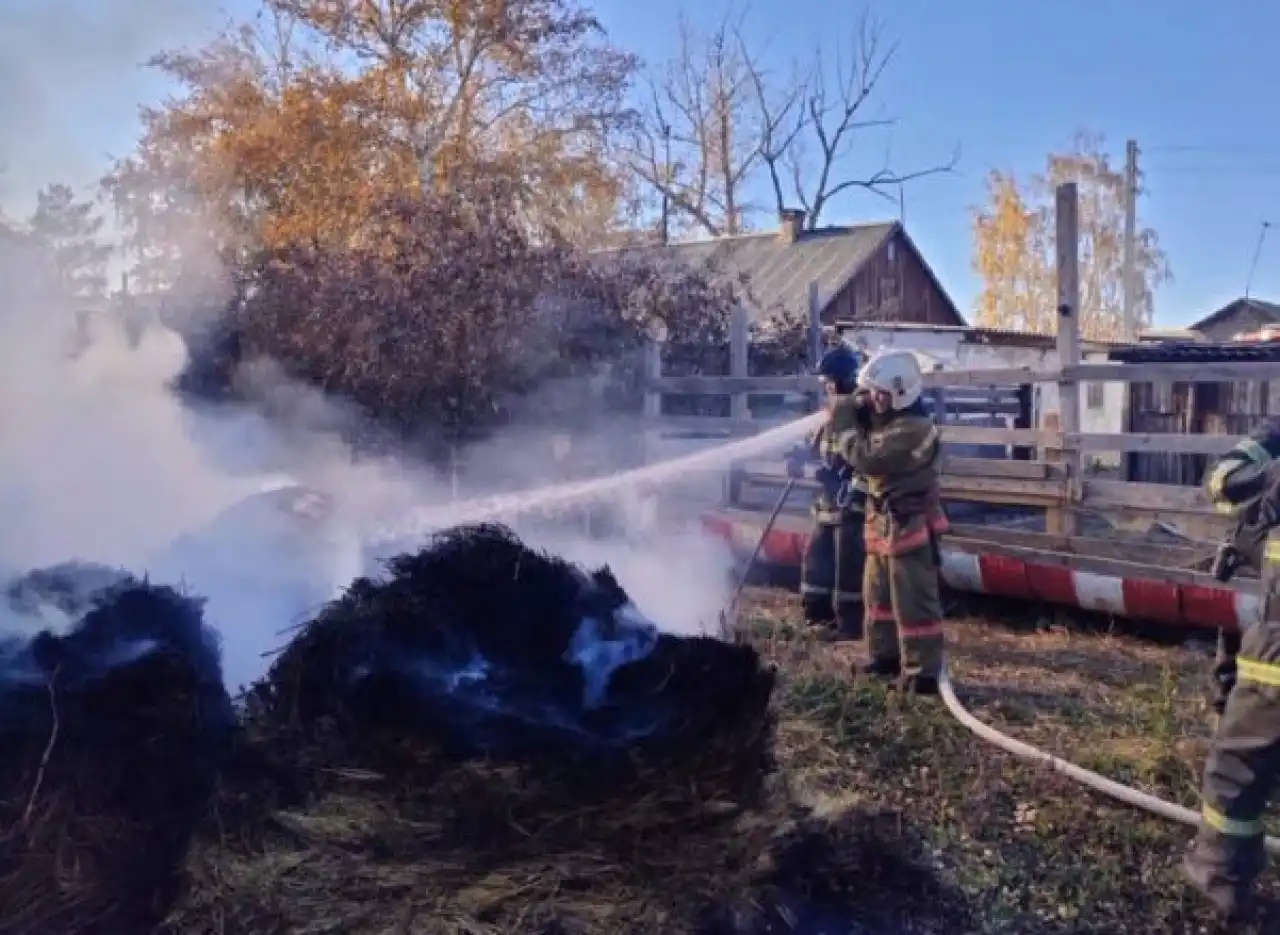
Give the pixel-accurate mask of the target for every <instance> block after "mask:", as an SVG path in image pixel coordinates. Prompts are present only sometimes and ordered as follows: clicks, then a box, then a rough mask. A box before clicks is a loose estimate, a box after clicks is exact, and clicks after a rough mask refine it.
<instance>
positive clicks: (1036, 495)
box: [740, 462, 1066, 506]
mask: <svg viewBox="0 0 1280 935" xmlns="http://www.w3.org/2000/svg"><path fill="white" fill-rule="evenodd" d="M740 470H741V471H742V472H743V473H742V480H743V482H744V483H746V484H755V485H765V486H769V487H774V488H776V487H779V486H781V485H783V484H785V483H786V482H787V480H788V478H787V472H786V468H785V467H784V466H783V465H781V464H773V463H769V464H764V463H761V462H744V463H743V464H742V465H740ZM796 487H798V488H799V489H802V490H812V491H816V490H818V489H819V485H818V483H817V481H814V480H812V479H811V478H808V477H805V478H801V479H800V480H797V481H796ZM1065 492H1066V481H1065V480H1063V479H1045V480H1027V479H1023V478H1018V477H968V476H957V475H950V474H944V475H943V476H942V495H943V497H945V498H947V499H950V500H965V501H972V502H976V503H1015V504H1025V505H1027V506H1045V505H1048V504H1053V503H1058V502H1059V501H1061V500H1062V498H1063V496H1064V495H1065Z"/></svg>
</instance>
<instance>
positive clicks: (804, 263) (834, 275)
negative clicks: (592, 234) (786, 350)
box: [598, 221, 964, 324]
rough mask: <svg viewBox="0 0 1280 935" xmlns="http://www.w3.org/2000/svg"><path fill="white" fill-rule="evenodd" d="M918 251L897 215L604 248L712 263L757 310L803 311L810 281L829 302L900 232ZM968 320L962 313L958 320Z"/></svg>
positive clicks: (704, 264) (822, 300) (721, 277)
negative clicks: (786, 236) (792, 230)
mask: <svg viewBox="0 0 1280 935" xmlns="http://www.w3.org/2000/svg"><path fill="white" fill-rule="evenodd" d="M898 232H902V233H903V236H904V239H906V241H907V243H908V244H909V246H910V249H912V250H914V251H915V252H916V254H917V256H919V255H920V251H919V250H918V249H917V248H916V246H915V244H914V243H911V241H910V238H907V237H906V232H905V231H903V229H902V225H901V224H899V223H898V222H897V221H883V222H878V223H873V224H857V225H852V226H847V227H824V228H819V229H818V230H811V231H804V232H802V233H801V235H800V237H799V238H798V239H797V240H796V241H795V242H794V243H787V242H786V241H784V240H782V239H781V238H780V237H779V236H778V233H777V232H776V231H772V230H770V231H762V232H760V233H752V234H737V235H734V236H729V237H717V238H714V239H704V240H688V241H679V242H675V243H670V244H667V245H666V246H665V247H663V246H651V247H642V248H636V247H622V248H612V249H610V250H602V251H598V252H600V253H615V252H619V251H620V250H636V249H641V250H654V251H663V252H665V253H666V254H668V255H670V256H672V257H674V258H678V259H679V260H680V261H681V262H683V263H686V264H689V265H694V266H701V267H707V268H710V269H711V270H712V271H713V272H714V274H715V276H716V278H717V279H719V280H721V281H723V282H729V283H732V284H733V285H735V286H738V285H740V284H742V283H744V282H745V289H746V291H747V295H748V298H749V300H750V303H751V305H752V311H753V312H754V313H755V314H756V315H761V316H763V315H768V314H770V313H772V312H776V311H784V310H785V311H790V312H794V313H796V314H803V313H805V312H806V311H807V310H808V308H809V284H810V283H811V282H816V283H817V284H818V301H819V302H820V303H821V304H822V306H823V308H826V306H828V305H830V304H831V302H832V301H834V300H835V298H836V297H837V296H838V295H839V294H840V293H841V292H842V291H843V290H844V288H845V287H846V286H848V285H849V283H850V282H852V281H853V278H854V277H855V276H857V275H858V273H859V272H860V271H861V270H862V268H863V267H864V266H865V265H866V264H867V261H868V260H870V259H871V258H872V257H873V256H874V255H875V254H876V252H877V251H878V250H879V249H880V247H881V246H883V245H884V243H885V242H886V241H887V240H888V239H889V238H890V237H892V236H893V235H894V234H895V233H898ZM920 259H921V264H922V265H923V266H924V268H925V271H926V272H927V273H928V275H929V276H930V278H931V279H933V281H934V283H935V285H937V286H938V289H939V291H941V292H942V294H943V295H946V294H947V293H946V290H944V289H942V286H941V283H939V282H938V280H937V277H936V276H935V275H934V273H933V271H932V270H930V269H929V267H928V264H927V263H925V262H924V258H923V257H922V256H921V257H920ZM963 323H964V320H963V319H962V318H958V317H957V324H963Z"/></svg>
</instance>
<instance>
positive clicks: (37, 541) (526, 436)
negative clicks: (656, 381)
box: [0, 0, 729, 690]
mask: <svg viewBox="0 0 1280 935" xmlns="http://www.w3.org/2000/svg"><path fill="white" fill-rule="evenodd" d="M225 15H226V14H225V13H222V12H220V11H218V10H216V9H215V8H213V7H209V6H207V5H205V4H196V3H194V2H189V0H178V2H166V3H158V2H156V0H126V2H124V3H123V4H115V5H112V6H111V8H110V9H109V10H108V9H107V8H106V7H103V6H102V5H101V4H97V3H91V2H89V0H69V2H67V3H60V4H57V5H56V7H53V6H50V5H48V4H41V3H36V2H33V0H17V2H16V3H9V4H5V5H4V10H3V12H0V131H3V132H0V165H2V166H4V167H5V172H4V175H3V178H2V179H0V186H2V187H0V198H2V200H3V202H4V204H5V206H6V208H7V209H8V211H9V214H10V215H15V214H20V213H24V212H25V210H26V208H27V207H28V205H27V202H28V201H29V200H30V199H31V198H32V196H33V194H34V191H35V190H36V189H37V188H38V187H39V186H40V185H43V184H45V183H47V182H49V181H54V180H59V181H63V180H65V181H69V182H71V183H72V184H77V183H78V184H85V183H88V182H90V181H91V180H93V179H94V178H96V177H97V176H99V175H100V174H101V173H102V172H103V171H104V170H105V169H106V168H107V166H106V165H105V162H104V159H105V157H106V155H107V154H108V153H117V154H118V153H122V152H125V151H127V150H128V149H129V148H130V146H131V145H132V142H133V138H134V136H135V135H136V132H137V129H138V123H137V106H138V103H140V102H143V101H154V100H156V99H157V98H158V97H159V96H160V95H161V94H162V93H163V92H164V90H165V89H164V88H163V87H161V86H159V84H158V83H157V79H156V78H155V77H154V76H153V75H151V74H150V73H148V72H147V70H146V69H145V68H143V67H142V66H143V63H144V62H145V60H146V58H147V57H148V56H149V55H151V54H153V53H154V52H155V51H157V50H159V49H163V48H173V47H180V46H184V45H192V44H195V43H197V42H199V41H201V40H202V39H204V38H207V37H208V36H209V35H210V34H211V31H212V29H214V28H216V27H218V26H219V25H220V24H221V21H222V19H223V18H224V17H225ZM0 233H2V232H0ZM199 240H200V238H198V237H196V236H194V235H193V237H192V238H191V241H192V243H198V242H199ZM181 246H183V247H184V248H187V249H188V250H189V249H190V247H191V245H190V244H182V245H181ZM202 298H204V299H207V298H208V296H204V297H202V296H183V297H171V299H175V300H176V301H174V302H173V304H177V305H182V304H187V305H190V306H191V307H198V306H200V305H201V304H207V303H202V302H201V299H202ZM182 300H186V301H185V302H183V301H182ZM77 312H78V309H77V308H76V307H75V306H74V305H73V304H72V303H71V302H70V301H69V300H68V299H67V298H66V297H65V296H64V295H63V294H61V293H60V291H59V290H58V289H57V288H56V285H55V283H54V281H53V279H52V277H51V276H49V275H47V274H46V272H45V271H44V267H43V263H42V258H41V256H40V255H39V253H38V251H35V250H34V249H32V248H30V247H28V246H26V245H23V244H21V243H16V242H15V243H9V242H6V241H5V240H4V239H3V238H2V237H0V509H2V510H3V515H4V516H5V519H6V527H5V533H4V534H3V536H0V579H2V580H11V579H13V578H14V577H17V576H20V575H23V574H25V573H26V572H28V571H29V570H31V569H34V568H40V567H46V566H51V565H58V564H61V563H64V562H68V561H82V562H91V563H95V564H96V565H99V566H105V567H106V568H111V569H114V568H119V569H123V570H126V571H128V572H130V573H132V574H135V575H139V576H141V575H148V576H150V578H151V579H152V580H153V581H156V582H158V583H166V584H173V585H175V586H179V587H182V588H185V589H187V590H188V591H189V592H190V593H193V594H196V595H199V596H201V597H204V598H206V599H207V601H208V603H207V606H206V617H207V619H208V620H209V622H210V623H211V624H212V625H213V626H215V627H216V628H217V629H218V630H219V631H220V633H221V635H222V639H223V654H224V671H225V673H226V676H227V680H228V687H229V688H231V689H232V690H235V689H236V688H237V687H239V686H240V685H243V684H246V683H247V682H249V681H251V680H253V679H255V678H256V677H258V676H259V675H260V674H261V673H262V672H263V671H264V670H265V668H266V666H267V664H268V663H269V659H268V658H266V654H269V653H270V652H271V651H273V650H275V649H277V648H278V647H279V646H280V645H281V644H283V643H284V642H285V641H286V640H287V638H288V633H287V632H285V631H287V629H288V628H289V627H290V625H291V624H294V623H297V622H300V621H301V620H302V619H305V618H306V617H307V616H308V615H310V614H311V613H313V612H314V611H315V610H316V609H317V607H318V606H319V605H321V604H322V603H323V602H324V601H326V600H329V599H331V598H332V597H334V596H335V595H336V594H338V593H339V592H340V590H341V589H342V588H343V587H344V586H345V585H346V584H348V583H349V582H350V581H351V580H352V579H353V578H354V577H356V576H357V575H360V574H362V573H370V572H373V571H375V570H376V569H377V561H378V560H379V559H381V558H385V557H387V556H388V555H389V554H390V553H391V552H392V551H394V550H396V549H404V548H412V547H414V546H415V545H417V544H419V543H420V542H421V539H422V535H421V534H422V533H423V532H424V531H425V530H424V529H423V528H420V527H419V528H415V531H414V532H413V533H412V534H410V535H407V536H405V537H403V538H402V539H401V540H400V541H396V542H391V543H388V542H385V541H383V542H379V543H377V545H376V546H366V545H365V544H364V540H365V535H364V534H365V532H366V531H369V530H377V529H379V528H386V527H387V526H388V525H394V524H395V522H396V521H397V520H399V519H401V518H403V517H405V516H412V515H432V514H436V515H441V516H445V517H447V516H448V514H449V513H450V512H453V511H452V510H450V509H448V508H449V506H450V504H451V503H452V502H453V501H455V500H457V499H459V498H466V497H476V496H486V495H488V496H494V495H509V494H511V493H512V492H514V491H517V490H533V489H535V488H538V487H539V486H542V485H547V484H555V483H558V482H563V481H565V480H567V479H570V478H571V477H572V478H574V479H581V478H583V477H590V476H599V475H601V474H607V473H609V472H610V471H613V470H617V469H620V468H624V467H631V466H633V465H635V464H636V463H637V461H636V454H637V444H638V443H640V442H642V441H643V439H642V433H641V431H640V427H639V425H638V423H635V422H630V423H628V422H620V421H617V420H616V418H614V417H611V416H608V417H607V416H605V414H603V413H602V412H600V411H594V412H587V413H585V414H579V415H575V416H574V420H575V421H576V422H577V424H576V425H567V424H563V421H562V423H561V424H559V425H555V426H550V425H546V424H533V423H532V422H530V423H527V424H524V425H522V426H520V427H517V428H514V429H511V430H509V431H507V432H504V433H503V434H502V435H501V436H500V437H498V438H495V439H493V440H491V441H489V442H487V443H485V444H483V445H480V446H476V447H475V449H474V450H472V451H468V452H465V453H464V457H463V458H462V459H460V460H461V467H460V470H459V472H458V473H457V475H456V476H453V477H449V476H443V477H442V476H440V475H439V474H437V473H435V472H432V471H428V470H427V469H425V468H423V467H421V466H415V465H412V464H409V463H406V462H405V461H403V460H399V459H397V458H394V457H379V458H356V457H355V456H353V454H352V452H351V451H350V450H349V448H348V447H347V446H346V445H345V444H343V443H342V442H341V441H340V440H339V437H338V433H337V432H336V431H335V428H337V427H340V426H342V425H344V424H345V423H346V422H348V421H349V420H351V419H353V418H357V416H356V415H355V414H353V413H352V412H350V411H348V410H347V409H345V408H344V407H342V406H339V405H337V404H336V403H335V402H334V401H333V400H330V399H326V398H324V397H322V396H321V395H320V394H318V393H316V392H315V391H313V390H310V389H308V388H305V387H299V386H297V385H293V384H290V383H289V382H288V381H287V380H286V379H284V378H283V376H282V375H281V374H280V372H279V371H278V370H277V369H276V368H274V367H273V366H272V365H271V364H270V362H258V363H256V364H255V365H254V366H253V367H252V368H250V369H249V371H247V372H246V373H245V374H244V377H245V379H244V381H243V382H244V383H245V385H247V386H249V387H250V388H252V390H253V391H254V392H255V393H256V394H257V396H258V397H259V399H260V400H261V401H265V402H266V403H267V405H266V406H261V407H258V408H254V409H250V408H247V407H242V408H238V409H234V408H227V407H220V408H217V409H207V408H204V409H202V408H199V407H195V406H193V405H192V404H190V403H189V402H184V401H182V400H180V399H179V398H178V397H177V396H176V395H175V394H174V393H173V392H172V391H171V389H170V385H171V383H172V381H173V379H174V377H176V376H177V374H178V373H179V372H181V370H182V368H183V367H184V365H185V363H186V360H187V347H186V346H185V344H184V342H183V340H182V338H181V337H180V336H179V335H178V334H177V333H175V332H174V331H172V330H170V329H168V328H166V327H163V326H162V325H160V324H158V323H152V324H151V325H150V326H148V327H146V328H144V329H143V330H142V331H141V333H137V332H134V333H129V332H127V331H126V329H125V328H124V327H122V326H121V324H120V323H119V322H118V321H116V320H114V319H112V318H111V317H110V315H103V316H99V317H96V318H94V319H92V320H91V321H90V324H89V327H88V329H87V333H79V334H78V333H77V325H76V322H77ZM556 389H557V392H558V393H559V394H560V395H561V396H564V395H565V393H566V390H567V391H568V395H569V396H571V397H575V398H579V399H581V398H587V399H591V398H595V397H596V396H597V395H598V387H596V386H594V385H593V384H591V381H589V380H588V381H583V382H582V385H581V386H579V387H566V386H563V385H562V386H559V387H557V388H556ZM526 402H527V403H528V405H526V406H524V407H523V410H524V411H527V412H531V413H537V412H538V411H539V410H540V409H542V408H545V407H541V406H540V405H539V404H538V401H537V400H536V399H535V400H526ZM587 408H588V409H590V408H591V407H587ZM598 409H599V407H597V410H598ZM264 412H269V413H270V416H267V415H264ZM544 421H545V420H544ZM566 431H568V432H570V433H571V434H572V435H573V436H574V438H575V441H574V445H573V449H574V450H573V452H572V453H571V454H570V455H569V456H568V457H567V459H566V457H565V452H564V451H563V450H560V449H559V448H558V446H557V444H556V443H555V440H556V438H558V437H560V435H561V434H563V433H565V432H566ZM494 465H501V466H502V470H501V471H497V472H495V471H494V470H492V467H493V466H494ZM711 471H712V473H714V471H715V468H712V469H711ZM710 477H711V474H709V473H708V471H707V469H706V468H704V470H703V472H702V478H703V481H704V483H703V484H702V487H703V488H704V489H705V490H706V491H707V492H709V493H714V491H715V490H716V489H717V487H716V485H715V484H714V483H708V482H707V481H708V479H709V478H710ZM298 485H302V486H305V487H306V488H310V489H314V490H316V491H320V492H322V493H323V494H324V495H325V498H326V499H325V500H324V501H323V504H322V505H323V506H324V508H325V509H326V510H327V512H326V514H325V517H324V518H323V519H319V518H316V517H314V516H313V517H311V518H308V516H307V514H308V511H309V510H311V509H313V508H314V507H315V506H316V503H314V502H312V501H310V500H309V499H308V497H307V496H299V495H297V494H296V491H297V488H298ZM676 486H678V485H673V486H672V489H673V490H674V489H675V487H676ZM648 488H649V489H650V490H652V485H648ZM264 491H277V493H276V494H274V495H272V496H265V497H264V496H261V494H262V493H263V492H264ZM661 493H662V492H661V491H659V496H658V497H657V498H656V500H655V497H654V496H653V495H652V494H646V495H644V496H640V495H639V494H638V493H637V492H636V491H634V490H630V489H627V488H626V487H625V485H624V486H622V487H614V488H611V489H608V490H605V491H602V492H601V493H600V494H599V495H597V496H595V497H594V504H593V509H594V511H595V512H596V514H597V515H598V514H599V513H600V512H601V511H602V510H603V512H605V513H607V514H609V515H608V517H607V522H608V525H609V529H608V530H607V531H602V530H601V528H600V524H599V523H595V524H593V525H592V527H591V528H588V525H587V523H586V522H585V521H584V520H583V519H582V513H581V512H580V511H577V512H575V511H572V510H571V511H568V512H567V513H565V514H561V515H560V516H558V517H556V518H553V519H552V520H551V521H546V519H545V517H544V518H542V519H540V520H538V521H536V522H534V521H530V520H529V519H528V518H527V517H525V516H523V515H521V514H520V511H519V510H516V511H506V510H504V511H503V512H502V513H500V514H499V515H496V516H493V517H490V518H493V519H496V520H498V521H502V522H508V523H510V524H511V525H513V526H514V527H515V528H516V529H517V531H518V532H520V533H521V534H522V535H524V536H526V538H527V539H528V541H529V542H530V543H531V544H533V545H535V546H537V547H539V548H544V549H547V550H548V551H551V552H555V553H558V554H561V555H564V556H565V557H567V558H569V559H571V560H573V561H576V562H579V563H582V564H584V565H587V566H591V567H595V566H599V565H602V564H608V565H610V566H611V567H612V568H613V570H614V572H615V573H616V575H617V577H618V578H619V580H620V581H621V583H622V585H623V587H624V588H626V589H627V591H628V592H629V593H630V594H631V596H632V597H633V598H634V599H635V601H636V603H637V605H638V606H639V607H640V608H641V610H642V611H643V612H644V613H645V614H646V615H647V616H649V617H651V618H652V619H654V620H655V621H656V622H657V623H658V624H659V625H660V626H662V627H664V628H667V629H670V630H673V631H677V632H685V633H691V632H705V631H710V630H711V629H712V628H713V627H714V625H715V622H716V618H717V615H718V613H719V610H720V608H721V607H722V605H723V603H724V600H725V598H726V597H727V593H728V570H729V560H728V557H727V556H726V555H725V554H724V553H723V550H722V549H721V548H720V547H719V546H717V545H715V544H713V543H709V542H706V541H704V540H703V539H702V538H701V537H700V536H699V535H698V534H697V533H696V531H694V527H695V525H696V512H697V510H696V508H695V507H694V506H683V507H679V508H676V509H674V510H672V509H667V510H665V512H664V511H662V510H660V509H659V506H658V504H659V503H660V502H661V501H662V500H663V497H662V496H661ZM524 499H525V502H528V503H531V502H533V501H534V500H536V498H534V497H529V498H524ZM463 512H464V513H465V511H463ZM660 512H664V515H663V516H661V517H659V516H658V513H660ZM445 521H447V519H446V520H445ZM60 613H62V612H60V611H57V609H56V608H50V607H45V608H42V609H40V611H39V613H35V612H30V613H27V614H25V615H21V614H18V613H17V612H16V611H15V610H14V609H13V608H12V607H6V606H5V604H4V602H3V601H0V637H3V636H12V635H19V636H21V635H29V634H30V633H32V632H34V631H36V630H38V629H40V628H42V627H45V626H49V625H50V624H55V628H63V629H65V627H66V626H69V625H70V623H71V622H73V621H72V620H71V619H69V618H68V619H61V618H60V617H59V614H60Z"/></svg>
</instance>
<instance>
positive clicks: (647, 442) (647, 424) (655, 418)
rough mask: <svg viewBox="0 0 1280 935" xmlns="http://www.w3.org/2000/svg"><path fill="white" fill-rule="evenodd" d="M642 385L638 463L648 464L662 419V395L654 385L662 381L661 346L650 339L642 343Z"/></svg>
mask: <svg viewBox="0 0 1280 935" xmlns="http://www.w3.org/2000/svg"><path fill="white" fill-rule="evenodd" d="M641 369H642V373H643V383H644V405H643V409H642V410H641V416H642V423H641V428H640V433H641V434H640V438H641V448H642V451H641V453H640V463H641V464H648V463H649V460H650V455H651V454H652V451H653V448H654V447H655V446H654V445H652V444H651V440H652V437H653V433H654V432H657V431H658V430H659V429H658V422H659V420H660V419H661V418H662V393H661V392H659V390H658V389H657V387H656V385H655V383H656V381H658V380H661V379H662V344H661V343H660V342H658V341H656V340H654V339H652V338H650V339H649V340H648V341H645V343H644V360H643V366H642V368H641Z"/></svg>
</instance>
